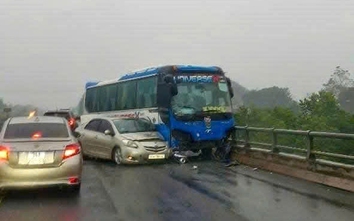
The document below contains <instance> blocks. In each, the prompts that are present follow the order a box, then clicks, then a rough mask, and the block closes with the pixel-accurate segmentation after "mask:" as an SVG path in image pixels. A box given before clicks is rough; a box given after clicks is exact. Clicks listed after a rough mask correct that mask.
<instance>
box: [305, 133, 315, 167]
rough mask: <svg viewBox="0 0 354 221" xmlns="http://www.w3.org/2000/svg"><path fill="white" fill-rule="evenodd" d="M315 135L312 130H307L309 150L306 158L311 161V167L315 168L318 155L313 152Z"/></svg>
mask: <svg viewBox="0 0 354 221" xmlns="http://www.w3.org/2000/svg"><path fill="white" fill-rule="evenodd" d="M313 139H314V138H313V136H311V131H310V130H309V131H308V132H307V152H306V160H307V162H308V163H309V166H310V169H312V170H314V169H315V163H316V156H315V154H313V153H312V150H313Z"/></svg>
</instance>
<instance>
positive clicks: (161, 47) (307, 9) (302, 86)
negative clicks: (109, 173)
mask: <svg viewBox="0 0 354 221" xmlns="http://www.w3.org/2000/svg"><path fill="white" fill-rule="evenodd" d="M190 63H192V64H206V65H219V66H221V67H222V68H223V69H224V70H225V71H226V72H227V73H228V75H229V76H230V77H231V78H232V79H233V80H235V81H237V82H239V83H240V84H241V85H243V86H245V87H247V88H248V89H261V88H264V87H270V86H274V85H276V86H280V87H289V88H290V91H291V92H292V94H293V95H294V97H295V98H297V99H299V98H303V97H304V96H306V94H307V93H311V92H314V91H318V90H319V89H320V88H321V86H322V84H323V83H325V82H326V81H327V80H328V79H329V77H330V75H331V74H332V73H333V71H334V69H335V67H336V66H337V65H340V66H341V67H343V68H344V69H347V70H349V71H350V72H351V73H352V76H353V75H354V1H353V0H296V1H293V0H266V1H265V0H50V1H43V0H18V1H14V0H1V1H0V76H1V77H0V97H2V98H4V99H5V101H6V102H10V103H13V104H14V103H22V104H34V105H38V106H41V107H44V108H55V107H58V108H62V107H69V106H73V105H75V104H76V103H77V102H78V100H79V98H80V96H81V94H82V92H83V90H84V85H85V82H86V81H89V80H107V79H111V78H117V77H119V76H121V75H122V74H123V73H125V72H128V71H130V70H136V69H139V68H143V67H146V66H151V65H157V64H190Z"/></svg>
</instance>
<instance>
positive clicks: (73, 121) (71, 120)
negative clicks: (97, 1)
mask: <svg viewBox="0 0 354 221" xmlns="http://www.w3.org/2000/svg"><path fill="white" fill-rule="evenodd" d="M74 124H75V119H74V118H70V119H69V125H70V127H72V126H74Z"/></svg>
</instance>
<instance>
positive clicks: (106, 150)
mask: <svg viewBox="0 0 354 221" xmlns="http://www.w3.org/2000/svg"><path fill="white" fill-rule="evenodd" d="M106 130H109V131H110V132H111V133H112V135H106V134H105V133H104V132H105V131H106ZM98 131H99V135H98V136H97V147H96V148H97V153H98V154H100V155H101V156H102V157H104V158H108V159H110V158H111V153H112V149H113V147H114V146H115V143H114V141H115V139H114V137H113V136H114V130H113V127H112V124H111V123H110V122H109V121H108V120H105V119H103V120H102V121H101V124H100V125H99V127H98Z"/></svg>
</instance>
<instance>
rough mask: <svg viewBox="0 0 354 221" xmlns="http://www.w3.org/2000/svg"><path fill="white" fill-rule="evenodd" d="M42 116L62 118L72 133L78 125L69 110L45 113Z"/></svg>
mask: <svg viewBox="0 0 354 221" xmlns="http://www.w3.org/2000/svg"><path fill="white" fill-rule="evenodd" d="M44 116H55V117H63V118H65V119H67V120H68V122H69V126H70V128H71V130H72V131H74V130H75V129H76V127H77V126H78V123H77V122H76V117H75V115H74V113H73V112H72V111H71V110H70V109H60V110H55V111H47V112H45V113H44Z"/></svg>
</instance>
